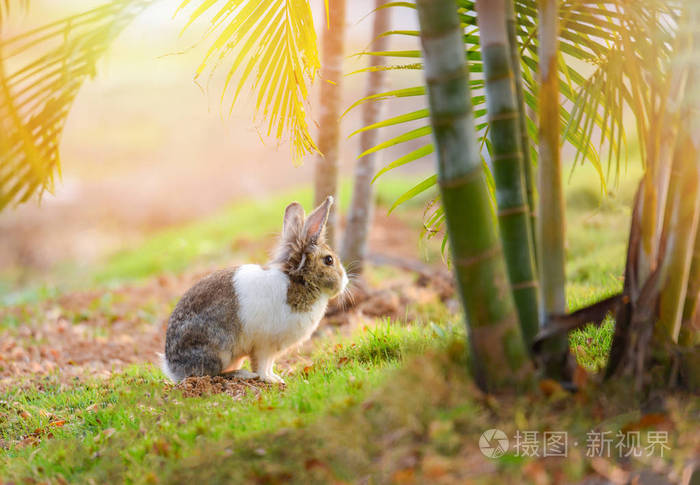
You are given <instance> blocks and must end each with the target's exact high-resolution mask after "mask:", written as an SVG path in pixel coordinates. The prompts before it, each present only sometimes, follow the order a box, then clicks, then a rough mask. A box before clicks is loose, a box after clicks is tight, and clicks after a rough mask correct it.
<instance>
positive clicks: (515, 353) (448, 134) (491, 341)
mask: <svg viewBox="0 0 700 485" xmlns="http://www.w3.org/2000/svg"><path fill="white" fill-rule="evenodd" d="M416 7H417V10H418V19H419V23H420V38H421V45H422V49H423V59H424V64H425V67H424V75H425V77H426V84H427V94H428V103H429V107H430V118H431V124H432V126H433V138H434V141H435V146H436V148H437V150H436V152H437V160H438V170H437V172H438V184H439V186H440V192H441V194H442V201H443V207H444V210H445V217H446V221H447V229H448V234H449V240H450V248H451V252H452V261H453V265H454V271H455V273H456V277H457V284H458V289H459V293H460V296H461V299H462V304H463V305H464V311H465V316H466V323H467V331H468V333H469V344H470V346H471V364H472V370H473V372H474V374H475V378H476V382H477V384H478V385H479V386H480V387H481V388H482V389H485V390H487V391H496V390H502V389H512V388H513V387H514V386H516V387H517V386H518V385H522V384H523V383H524V382H527V381H529V379H528V377H529V376H530V375H531V373H532V368H531V365H530V362H529V359H528V353H527V351H526V349H525V346H524V343H523V339H522V334H521V331H520V326H519V324H518V318H517V314H516V312H515V305H514V302H513V297H512V293H511V291H510V285H509V283H508V275H507V272H506V265H505V260H504V258H503V250H502V248H501V245H500V242H499V237H498V230H497V228H496V226H495V224H494V219H493V211H492V208H491V202H490V197H489V192H488V187H487V185H486V178H485V174H484V172H483V168H482V165H481V156H480V154H479V149H478V146H479V145H478V143H477V137H476V130H475V125H474V113H473V108H472V105H471V96H470V90H469V78H468V68H467V65H466V56H465V55H464V41H463V30H462V28H461V26H460V18H459V15H458V13H457V5H456V3H455V2H454V0H418V1H417V3H416Z"/></svg>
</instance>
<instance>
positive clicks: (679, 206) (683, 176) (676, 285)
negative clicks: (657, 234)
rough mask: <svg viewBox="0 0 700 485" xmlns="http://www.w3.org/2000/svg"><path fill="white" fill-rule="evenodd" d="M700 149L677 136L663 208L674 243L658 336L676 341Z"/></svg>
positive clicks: (697, 205) (698, 213)
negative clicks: (667, 195)
mask: <svg viewBox="0 0 700 485" xmlns="http://www.w3.org/2000/svg"><path fill="white" fill-rule="evenodd" d="M698 155H700V152H697V151H696V150H695V147H694V146H693V143H692V142H691V140H690V137H689V136H688V135H687V133H682V134H681V135H680V136H679V143H678V146H677V147H676V151H675V155H674V160H673V168H672V171H671V176H670V182H669V190H668V193H669V197H668V204H667V207H666V215H665V221H666V225H667V229H666V231H667V232H669V233H673V237H674V240H675V242H674V245H673V252H672V255H671V260H670V263H669V269H668V274H669V277H668V280H667V282H666V285H665V286H664V288H663V290H662V291H661V298H660V306H659V312H660V313H659V317H660V318H659V330H661V331H662V332H663V335H661V337H665V338H669V337H670V339H671V340H672V341H673V342H676V343H677V342H678V335H679V333H680V330H681V323H682V321H683V308H684V306H685V300H686V294H687V291H688V284H689V276H690V268H691V264H692V260H693V252H694V249H695V235H696V233H697V228H698V219H699V218H700V190H699V187H698V184H699V183H700V157H699V156H698Z"/></svg>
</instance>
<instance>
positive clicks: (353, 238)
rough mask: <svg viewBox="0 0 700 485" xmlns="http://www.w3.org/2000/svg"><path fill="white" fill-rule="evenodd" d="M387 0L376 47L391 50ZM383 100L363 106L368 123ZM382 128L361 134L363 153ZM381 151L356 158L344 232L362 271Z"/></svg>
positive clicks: (379, 74)
mask: <svg viewBox="0 0 700 485" xmlns="http://www.w3.org/2000/svg"><path fill="white" fill-rule="evenodd" d="M385 3H386V0H375V12H374V24H373V27H372V46H371V48H372V50H374V51H378V52H382V51H385V50H387V48H388V44H389V38H388V37H387V36H386V35H384V33H385V32H386V31H387V30H389V21H390V18H391V16H390V12H391V10H390V9H389V8H386V7H384V4H385ZM381 63H382V57H380V56H372V57H371V62H370V66H369V73H368V74H367V81H366V82H367V87H366V89H365V95H366V96H373V95H375V94H377V93H380V92H381V91H382V88H383V85H384V79H385V77H386V73H385V72H384V71H383V70H382V69H381ZM382 106H383V104H382V103H367V104H365V105H364V106H363V107H362V122H363V124H364V126H369V125H371V124H372V123H375V122H376V121H377V120H378V118H379V116H381V114H380V110H381V107H382ZM377 137H378V130H367V131H364V132H363V133H362V135H361V136H360V153H364V152H365V151H367V150H369V149H370V148H372V147H373V146H375V145H376V144H377ZM377 156H378V154H377V153H376V152H375V153H370V154H369V155H365V156H364V157H363V156H360V158H359V159H358V160H357V161H356V162H355V176H354V178H353V192H352V202H351V204H350V209H349V211H348V220H347V224H346V227H345V234H344V235H343V244H342V246H341V256H342V258H343V261H345V262H346V264H349V263H352V264H353V271H354V272H355V273H356V274H358V275H359V274H362V272H363V269H364V263H365V258H366V256H367V237H368V234H369V228H370V224H371V222H372V214H373V213H374V200H373V198H372V193H373V191H372V179H373V178H374V174H375V172H376V168H375V167H376V158H377Z"/></svg>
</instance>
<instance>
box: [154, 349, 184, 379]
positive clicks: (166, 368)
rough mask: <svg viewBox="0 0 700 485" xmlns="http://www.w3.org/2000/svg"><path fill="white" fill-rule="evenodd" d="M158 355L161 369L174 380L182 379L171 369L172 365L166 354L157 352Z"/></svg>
mask: <svg viewBox="0 0 700 485" xmlns="http://www.w3.org/2000/svg"><path fill="white" fill-rule="evenodd" d="M156 355H157V356H158V360H160V369H161V370H162V371H163V374H165V376H166V377H167V378H168V379H170V380H171V381H173V382H178V381H180V379H178V378H177V376H176V375H175V374H174V373H173V371H171V370H170V365H169V364H168V359H166V358H165V354H161V353H160V352H156Z"/></svg>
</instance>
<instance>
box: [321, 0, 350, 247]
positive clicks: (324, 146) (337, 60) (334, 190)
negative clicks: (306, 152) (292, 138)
mask: <svg viewBox="0 0 700 485" xmlns="http://www.w3.org/2000/svg"><path fill="white" fill-rule="evenodd" d="M328 12H329V21H330V25H328V26H327V28H325V29H324V31H323V50H322V53H321V66H322V67H321V81H322V82H321V102H320V104H321V116H320V119H319V126H320V129H319V134H318V149H319V151H320V152H321V154H320V155H319V156H318V158H317V160H316V174H315V179H314V206H318V205H320V204H321V203H322V202H323V201H324V200H326V197H328V196H329V195H332V196H333V197H335V199H336V200H337V199H338V197H337V195H338V165H339V158H340V150H339V139H340V102H341V93H342V79H343V40H344V39H343V38H344V34H345V0H328ZM337 206H338V203H337V202H336V203H335V204H333V205H332V206H331V210H330V213H329V214H328V222H327V223H326V241H327V242H328V244H329V245H330V246H331V247H335V242H336V240H335V238H336V230H337V227H338V222H337V221H338V216H337V212H336V208H337Z"/></svg>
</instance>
